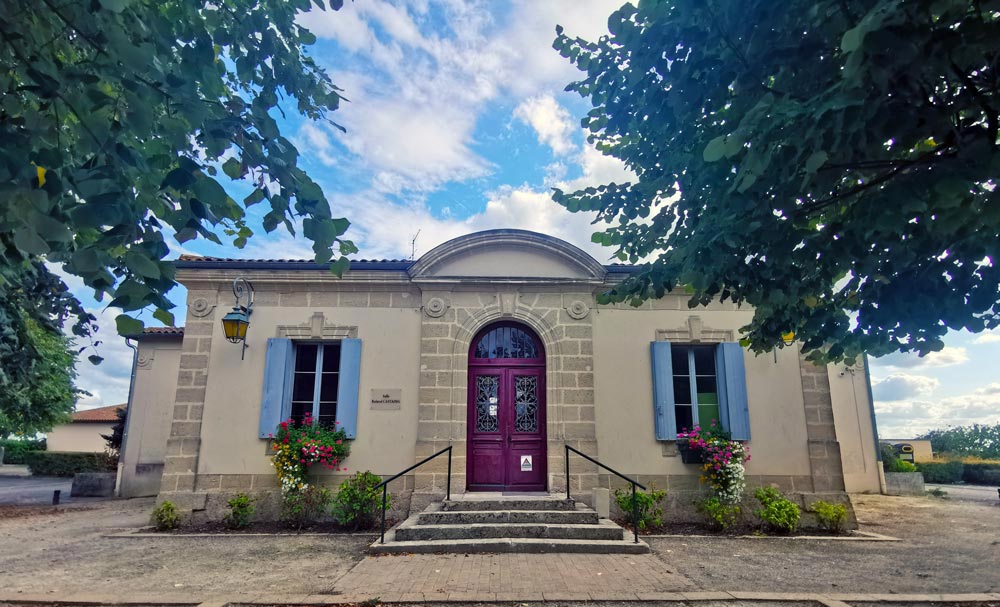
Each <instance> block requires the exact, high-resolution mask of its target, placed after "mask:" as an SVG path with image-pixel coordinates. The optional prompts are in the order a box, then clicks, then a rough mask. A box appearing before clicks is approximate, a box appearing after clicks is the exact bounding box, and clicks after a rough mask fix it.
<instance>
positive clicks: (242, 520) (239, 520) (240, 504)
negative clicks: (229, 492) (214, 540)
mask: <svg viewBox="0 0 1000 607" xmlns="http://www.w3.org/2000/svg"><path fill="white" fill-rule="evenodd" d="M256 501H257V498H253V497H250V496H249V495H247V494H246V493H237V494H236V496H235V497H233V498H232V499H230V500H229V501H228V502H226V507H227V508H229V511H228V512H226V514H225V515H223V517H222V524H223V525H225V526H226V529H246V528H247V527H249V526H250V519H251V518H252V517H253V512H254V509H255V508H254V502H256Z"/></svg>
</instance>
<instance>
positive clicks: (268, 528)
mask: <svg viewBox="0 0 1000 607" xmlns="http://www.w3.org/2000/svg"><path fill="white" fill-rule="evenodd" d="M396 523H397V521H396V520H393V519H385V528H386V530H388V529H390V528H391V527H392V526H393V525H395V524H396ZM379 531H380V530H379V529H378V528H376V529H355V528H353V527H346V526H344V525H340V524H338V523H334V522H322V523H313V524H311V525H308V526H305V527H302V528H301V529H292V528H289V527H288V526H287V525H285V524H284V523H281V522H279V521H257V522H253V523H250V526H249V527H246V528H244V529H227V528H226V526H225V525H223V524H222V522H221V521H211V522H207V523H197V524H195V525H185V526H183V527H180V528H179V529H174V530H172V531H167V532H166V533H174V534H177V535H190V534H206V533H210V534H219V535H245V534H248V533H269V534H277V535H299V534H302V533H310V534H314V533H323V534H329V535H344V534H351V533H365V534H372V535H374V534H377V533H379ZM139 532H140V533H155V532H156V529H155V528H153V527H143V528H142V529H140V530H139Z"/></svg>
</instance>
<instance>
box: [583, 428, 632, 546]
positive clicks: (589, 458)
mask: <svg viewBox="0 0 1000 607" xmlns="http://www.w3.org/2000/svg"><path fill="white" fill-rule="evenodd" d="M570 451H572V452H573V453H576V454H577V455H579V456H580V457H582V458H583V459H585V460H587V461H589V462H591V463H593V464H597V465H598V466H600V467H601V468H604V469H605V470H607V471H608V472H610V473H611V474H614V475H615V476H617V477H618V478H621V479H623V480H626V481H628V482H630V483H632V530H633V531H634V534H635V543H636V544H638V543H639V502H638V501H636V499H635V488H636V487H639V488H640V489H642V490H643V491H645V490H646V486H645V485H643V484H642V483H640V482H639V481H637V480H635V479H634V478H629V477H627V476H625V475H624V474H622V473H621V472H618V471H617V470H615V469H614V468H609V467H608V466H605V465H604V464H602V463H601V462H599V461H597V460H596V459H594V458H592V457H590V456H589V455H587V454H586V453H583V452H582V451H579V450H578V449H574V448H573V447H570V446H569V445H566V500H567V501H568V500H569V499H570V497H569V452H570Z"/></svg>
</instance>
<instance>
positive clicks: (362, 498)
mask: <svg viewBox="0 0 1000 607" xmlns="http://www.w3.org/2000/svg"><path fill="white" fill-rule="evenodd" d="M381 482H382V477H380V476H378V475H376V474H372V473H371V472H368V471H367V470H366V471H365V472H358V473H357V474H355V475H354V476H352V477H351V478H349V479H347V480H346V481H344V482H343V483H341V484H340V487H339V488H338V489H337V495H336V496H334V498H333V516H334V518H336V519H337V522H338V523H340V524H341V525H346V526H349V527H352V528H354V529H371V528H372V527H374V526H375V519H376V517H377V516H378V514H379V512H381V509H382V491H381V489H375V486H376V485H378V484H379V483H381ZM388 498H389V499H387V500H386V502H385V508H386V510H388V509H389V507H390V506H391V505H392V499H391V498H392V496H388Z"/></svg>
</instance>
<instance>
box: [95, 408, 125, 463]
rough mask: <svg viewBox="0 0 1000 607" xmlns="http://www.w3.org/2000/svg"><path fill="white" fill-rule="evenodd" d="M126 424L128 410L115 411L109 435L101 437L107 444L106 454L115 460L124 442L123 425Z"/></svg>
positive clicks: (119, 409)
mask: <svg viewBox="0 0 1000 607" xmlns="http://www.w3.org/2000/svg"><path fill="white" fill-rule="evenodd" d="M127 423H128V409H127V408H126V407H120V408H118V409H116V410H115V423H113V424H111V434H102V435H101V438H103V439H104V442H105V443H106V444H107V450H108V453H110V454H111V455H113V456H114V457H116V458H117V457H119V456H120V455H121V451H122V443H123V442H124V440H125V424H127Z"/></svg>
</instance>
